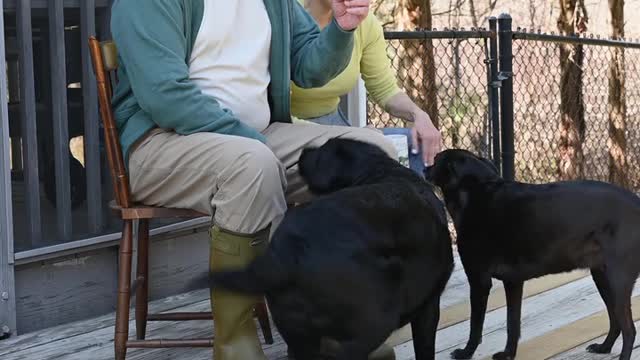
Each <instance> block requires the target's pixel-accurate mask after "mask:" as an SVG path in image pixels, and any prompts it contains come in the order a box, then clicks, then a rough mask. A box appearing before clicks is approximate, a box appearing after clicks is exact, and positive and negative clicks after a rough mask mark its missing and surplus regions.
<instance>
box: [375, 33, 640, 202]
mask: <svg viewBox="0 0 640 360" xmlns="http://www.w3.org/2000/svg"><path fill="white" fill-rule="evenodd" d="M492 36H495V33H494V34H493V35H492V33H491V32H487V31H484V30H478V31H440V32H439V31H431V32H421V31H416V32H406V33H396V32H394V33H387V34H386V37H387V40H388V46H387V49H388V54H389V57H390V58H391V60H392V66H393V68H394V70H395V71H396V74H397V78H398V83H399V84H400V86H401V87H402V88H403V89H404V90H405V91H406V92H407V94H409V96H410V97H411V98H412V99H414V100H415V101H416V103H417V104H418V105H419V106H421V107H422V108H423V109H426V111H427V112H429V113H430V115H431V117H432V118H434V120H435V122H437V123H438V126H439V128H440V130H441V132H442V135H443V138H444V146H445V148H464V149H468V150H471V151H473V152H475V153H477V154H480V155H482V156H487V157H491V154H492V151H491V146H492V145H491V144H492V133H493V132H492V129H491V119H490V118H491V116H490V110H489V107H490V101H491V96H489V93H488V89H489V87H488V84H489V81H490V79H491V73H490V69H489V67H488V64H487V63H488V60H489V59H491V56H489V55H490V52H489V47H490V45H491V43H490V38H491V37H492ZM594 40H595V39H585V38H579V37H575V36H559V35H544V34H532V33H524V32H520V31H516V32H514V33H513V46H512V51H513V89H514V90H513V101H514V104H513V108H514V144H515V164H514V165H515V178H516V179H517V180H519V181H525V182H533V183H542V182H550V181H556V180H562V179H566V178H577V179H593V180H601V181H614V179H613V177H612V172H614V171H615V170H614V169H613V167H614V165H615V164H614V163H613V161H614V160H612V156H613V155H615V152H613V150H612V149H614V148H615V146H621V150H622V151H621V152H622V153H623V156H622V160H620V159H618V162H617V165H618V167H619V168H621V170H620V169H619V171H622V172H623V176H624V177H625V181H624V183H621V185H623V186H625V187H627V188H630V189H631V190H634V191H636V192H640V71H639V70H640V68H639V67H640V44H635V43H627V42H614V41H607V40H602V41H600V42H598V41H594ZM563 49H564V51H566V50H569V52H568V54H567V53H562V51H563ZM620 54H622V55H620ZM614 56H617V58H618V59H622V60H618V61H619V62H618V64H620V65H619V67H618V68H619V70H618V74H619V78H621V79H624V85H623V88H624V94H625V96H624V98H625V104H624V107H623V112H624V116H621V117H618V118H617V119H615V118H611V119H610V112H611V111H612V106H611V105H610V102H611V101H612V100H611V98H610V95H611V91H612V90H611V89H613V88H612V84H610V81H611V79H612V76H613V75H612V71H613V70H612V63H613V62H612V58H614ZM429 66H432V67H433V69H432V70H431V71H432V75H431V76H432V78H429V71H428V70H425V69H428V67H429ZM563 66H564V67H563ZM567 68H572V69H573V70H567ZM572 71H573V72H572ZM577 74H579V76H578V75H577ZM576 76H577V77H576ZM580 82H581V85H580ZM429 84H431V85H432V86H434V85H435V91H433V90H431V91H430V90H428V89H427V85H429ZM563 91H564V92H565V96H564V104H563V101H562V99H563V96H562V92H563ZM434 101H435V103H436V104H435V105H434V104H433V103H434ZM496 101H497V100H496ZM430 106H433V109H432V110H431V111H430V110H429V107H430ZM367 113H368V122H369V123H370V124H373V125H375V126H377V127H394V126H399V127H404V126H408V125H409V124H404V122H403V121H401V120H399V119H396V118H393V117H391V116H390V115H389V114H388V113H386V112H385V111H384V109H382V108H381V107H380V106H379V105H378V104H375V103H374V102H372V101H371V100H369V102H368V109H367ZM434 115H435V116H434ZM621 121H622V123H621ZM612 125H615V127H617V128H618V129H619V130H621V132H620V134H618V135H619V136H618V137H617V138H616V137H615V136H613V135H612V134H611V126H612ZM612 139H615V140H612ZM618 182H620V181H618Z"/></svg>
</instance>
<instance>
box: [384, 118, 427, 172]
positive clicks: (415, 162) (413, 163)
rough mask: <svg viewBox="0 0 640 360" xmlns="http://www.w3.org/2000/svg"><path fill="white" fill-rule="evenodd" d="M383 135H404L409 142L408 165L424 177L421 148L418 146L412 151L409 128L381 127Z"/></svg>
mask: <svg viewBox="0 0 640 360" xmlns="http://www.w3.org/2000/svg"><path fill="white" fill-rule="evenodd" d="M380 130H382V133H383V134H384V135H405V136H406V137H407V143H408V144H409V167H410V168H411V170H413V171H415V172H416V173H417V174H418V175H420V176H421V177H424V168H425V167H424V161H423V160H422V148H420V147H418V152H417V153H414V152H413V151H412V150H413V145H412V144H413V139H412V136H411V129H409V128H381V129H380Z"/></svg>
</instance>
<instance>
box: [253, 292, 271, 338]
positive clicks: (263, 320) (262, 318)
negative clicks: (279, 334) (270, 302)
mask: <svg viewBox="0 0 640 360" xmlns="http://www.w3.org/2000/svg"><path fill="white" fill-rule="evenodd" d="M256 315H257V316H258V322H259V323H260V328H261V329H262V335H264V342H265V343H267V344H269V345H271V344H273V334H272V333H271V323H270V322H269V311H268V310H267V304H265V302H264V301H260V302H258V303H257V304H256Z"/></svg>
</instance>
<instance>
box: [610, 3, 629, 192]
mask: <svg viewBox="0 0 640 360" xmlns="http://www.w3.org/2000/svg"><path fill="white" fill-rule="evenodd" d="M609 11H610V13H611V35H612V37H613V38H614V39H620V38H623V37H624V0H609ZM626 114H627V104H626V88H625V57H624V48H618V47H616V48H613V49H612V51H611V62H610V63H609V182H611V183H614V184H616V185H620V186H625V187H626V186H628V185H629V180H628V174H627V172H626V165H627V139H626V134H625V131H626V129H627V119H626Z"/></svg>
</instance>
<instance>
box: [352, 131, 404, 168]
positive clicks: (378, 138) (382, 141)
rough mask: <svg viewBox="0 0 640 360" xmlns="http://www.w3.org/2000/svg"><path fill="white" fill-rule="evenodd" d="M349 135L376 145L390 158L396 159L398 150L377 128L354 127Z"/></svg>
mask: <svg viewBox="0 0 640 360" xmlns="http://www.w3.org/2000/svg"><path fill="white" fill-rule="evenodd" d="M351 137H352V138H353V139H354V140H360V141H363V142H368V143H370V144H373V145H376V146H378V147H379V148H380V149H382V150H383V151H384V152H385V153H386V154H387V155H389V156H390V157H391V158H392V159H394V160H398V151H397V150H396V147H395V146H394V145H393V143H392V142H391V140H389V139H387V138H386V137H385V136H384V134H382V133H380V132H379V131H377V130H373V129H368V128H355V129H354V132H353V134H352V136H351Z"/></svg>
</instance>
